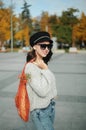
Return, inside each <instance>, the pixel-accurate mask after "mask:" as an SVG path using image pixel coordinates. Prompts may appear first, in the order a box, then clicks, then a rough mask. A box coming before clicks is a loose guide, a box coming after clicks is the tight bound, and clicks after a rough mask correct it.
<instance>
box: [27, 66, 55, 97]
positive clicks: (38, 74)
mask: <svg viewBox="0 0 86 130" xmlns="http://www.w3.org/2000/svg"><path fill="white" fill-rule="evenodd" d="M25 73H26V74H30V77H31V79H30V80H29V81H28V84H29V86H30V87H32V89H33V91H34V92H35V93H36V94H37V95H38V96H40V97H46V96H47V94H48V93H49V92H50V91H51V82H52V78H53V77H52V76H53V75H52V73H51V72H50V71H49V69H46V70H42V69H40V68H38V67H37V66H36V65H34V64H33V63H29V64H27V65H26V68H25Z"/></svg>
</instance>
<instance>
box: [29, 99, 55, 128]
mask: <svg viewBox="0 0 86 130" xmlns="http://www.w3.org/2000/svg"><path fill="white" fill-rule="evenodd" d="M31 117H32V121H33V123H34V125H35V127H36V130H54V127H53V124H54V118H55V102H54V101H51V103H50V104H49V106H48V107H47V108H43V109H36V110H34V111H32V112H31Z"/></svg>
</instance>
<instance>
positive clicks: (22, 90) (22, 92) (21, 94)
mask: <svg viewBox="0 0 86 130" xmlns="http://www.w3.org/2000/svg"><path fill="white" fill-rule="evenodd" d="M26 64H27V63H26ZM26 64H25V66H26ZM25 66H24V68H23V71H22V73H21V75H20V77H19V78H20V82H19V86H18V90H17V93H16V96H15V105H16V107H17V111H18V114H19V116H20V117H21V118H22V119H23V120H24V121H25V122H27V121H28V120H29V115H30V100H29V97H28V93H27V89H26V84H27V76H26V74H25V73H24V70H25ZM28 80H29V78H28Z"/></svg>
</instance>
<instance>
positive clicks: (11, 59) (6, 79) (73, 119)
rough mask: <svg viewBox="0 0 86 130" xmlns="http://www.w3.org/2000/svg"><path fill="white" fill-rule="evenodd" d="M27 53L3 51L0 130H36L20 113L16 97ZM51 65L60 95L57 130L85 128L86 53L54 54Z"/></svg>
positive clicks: (0, 64)
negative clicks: (15, 101) (18, 112)
mask: <svg viewBox="0 0 86 130" xmlns="http://www.w3.org/2000/svg"><path fill="white" fill-rule="evenodd" d="M25 57H26V53H0V130H35V129H34V126H33V124H32V122H31V121H30V122H29V128H28V129H27V128H26V124H27V123H24V122H23V121H22V120H21V119H20V117H19V116H18V114H17V110H16V107H15V103H14V97H15V94H16V91H17V88H18V82H19V80H18V75H19V74H20V72H21V69H22V68H23V65H24V63H25ZM49 67H50V68H51V70H52V71H53V72H54V73H55V76H56V82H57V90H58V98H57V101H56V116H55V130H86V53H80V54H66V53H64V54H58V53H56V54H54V56H53V58H52V60H51V62H50V63H49Z"/></svg>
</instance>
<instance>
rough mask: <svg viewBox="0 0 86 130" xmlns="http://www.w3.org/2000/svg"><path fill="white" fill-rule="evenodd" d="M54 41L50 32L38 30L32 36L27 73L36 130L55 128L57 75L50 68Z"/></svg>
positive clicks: (51, 129)
mask: <svg viewBox="0 0 86 130" xmlns="http://www.w3.org/2000/svg"><path fill="white" fill-rule="evenodd" d="M52 43H53V41H52V40H51V39H50V34H49V33H48V32H44V31H41V32H37V33H35V34H33V35H32V36H31V38H30V45H31V47H32V51H31V52H29V53H28V54H27V62H28V61H29V60H31V56H32V59H33V62H29V63H28V64H27V65H26V68H25V73H26V75H29V77H30V78H29V80H28V83H27V92H28V95H29V99H30V110H31V114H30V117H32V121H33V123H34V124H35V127H36V130H54V127H53V123H54V116H55V101H54V98H55V97H56V96H57V90H56V84H55V77H54V75H53V73H52V72H51V71H50V70H49V68H48V65H47V64H48V61H49V60H50V58H51V56H52V51H51V49H52Z"/></svg>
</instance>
